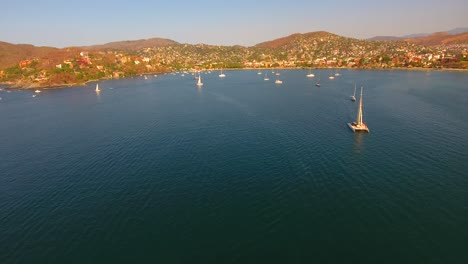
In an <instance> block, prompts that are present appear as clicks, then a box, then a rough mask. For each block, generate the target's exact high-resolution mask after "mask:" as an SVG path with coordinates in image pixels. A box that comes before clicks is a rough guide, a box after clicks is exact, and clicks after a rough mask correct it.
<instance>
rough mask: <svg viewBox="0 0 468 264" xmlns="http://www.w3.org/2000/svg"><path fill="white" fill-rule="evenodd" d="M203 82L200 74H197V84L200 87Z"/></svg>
mask: <svg viewBox="0 0 468 264" xmlns="http://www.w3.org/2000/svg"><path fill="white" fill-rule="evenodd" d="M202 85H203V83H202V80H201V74H200V75H199V76H198V81H197V86H198V87H200V86H202Z"/></svg>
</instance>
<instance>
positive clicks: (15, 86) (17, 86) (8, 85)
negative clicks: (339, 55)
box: [0, 67, 468, 90]
mask: <svg viewBox="0 0 468 264" xmlns="http://www.w3.org/2000/svg"><path fill="white" fill-rule="evenodd" d="M274 69H281V70H307V69H313V70H336V69H341V70H358V71H359V70H377V71H393V70H397V71H444V72H468V69H456V68H419V67H413V68H407V67H394V68H348V67H268V68H252V67H246V68H223V69H222V70H225V71H236V70H248V71H250V70H256V71H262V70H274ZM208 70H210V71H219V70H221V69H204V70H203V71H208ZM178 71H180V70H177V71H171V72H153V73H142V74H136V75H129V76H126V77H123V78H102V79H96V80H89V81H86V82H82V83H70V84H50V85H41V84H39V83H32V82H16V83H13V82H0V87H1V86H3V87H2V88H4V89H7V90H33V89H64V88H71V87H77V86H79V87H82V86H86V85H87V84H88V83H91V82H98V81H105V80H119V79H127V78H132V77H135V76H140V75H153V74H165V73H174V72H178Z"/></svg>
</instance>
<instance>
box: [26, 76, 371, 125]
mask: <svg viewBox="0 0 468 264" xmlns="http://www.w3.org/2000/svg"><path fill="white" fill-rule="evenodd" d="M177 73H178V72H176V73H172V74H173V75H176V74H177ZM188 73H189V72H187V71H184V72H183V73H182V74H181V76H182V77H183V76H185V74H188ZM207 73H211V71H208V72H207ZM271 73H272V74H274V75H275V76H277V78H276V80H275V84H282V83H283V81H282V80H281V79H280V78H279V76H280V75H281V74H280V72H279V71H276V72H275V71H274V70H272V71H271ZM257 74H258V75H262V72H261V71H259V72H258V73H257ZM192 75H193V76H194V78H193V79H194V80H196V85H197V86H198V87H201V86H203V81H202V74H201V71H196V72H192ZM141 76H143V78H144V79H145V80H148V76H147V75H141ZM218 76H219V78H225V77H226V74H224V73H223V70H222V69H221V70H220V74H219V75H218ZM338 76H341V74H340V73H338V72H335V73H334V74H332V75H330V76H329V77H328V78H329V79H330V80H334V79H335V77H338ZM154 77H157V75H154ZM306 77H307V78H314V77H315V75H314V74H313V73H312V71H311V69H309V72H308V73H307V75H306ZM263 80H264V81H269V80H270V78H269V77H268V71H265V75H264V77H263ZM315 86H317V87H320V86H321V84H320V74H319V76H318V80H317V81H316V83H315ZM94 91H95V92H96V93H98V94H99V93H100V92H101V89H100V88H99V83H96V87H95V89H94ZM34 93H35V94H33V95H32V97H36V96H37V94H39V93H41V90H39V89H37V90H35V91H34ZM349 98H350V100H351V101H353V102H354V101H356V83H355V84H354V93H353V95H352V96H350V97H349ZM362 98H363V87H361V93H360V98H359V104H358V108H357V116H356V121H354V122H350V123H347V125H348V127H349V128H350V129H351V130H352V131H353V132H360V131H363V132H369V128H368V127H367V125H366V124H365V123H364V122H363V104H362Z"/></svg>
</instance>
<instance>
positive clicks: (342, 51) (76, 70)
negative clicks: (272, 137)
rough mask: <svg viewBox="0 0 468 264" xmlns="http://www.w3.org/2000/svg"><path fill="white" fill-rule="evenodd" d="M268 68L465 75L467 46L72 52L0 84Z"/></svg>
mask: <svg viewBox="0 0 468 264" xmlns="http://www.w3.org/2000/svg"><path fill="white" fill-rule="evenodd" d="M270 67H282V68H337V67H339V68H358V69H392V68H422V69H446V68H449V69H468V44H463V43H462V44H451V45H436V46H422V45H416V44H414V43H410V42H405V41H368V40H358V39H353V38H346V37H342V36H338V35H334V34H331V33H327V32H313V33H307V34H293V35H291V36H289V37H286V38H282V39H277V40H273V41H269V42H264V43H260V44H258V45H255V46H253V47H243V46H215V45H206V44H196V45H191V44H179V43H177V44H170V45H166V46H164V45H163V46H154V47H145V48H140V49H137V50H128V49H116V48H106V49H103V50H93V49H89V50H85V49H83V50H81V49H78V48H73V49H68V50H65V51H64V52H63V54H62V53H60V54H59V55H55V56H42V57H26V58H23V59H22V60H20V61H18V63H17V64H16V65H11V66H9V67H5V68H3V69H0V82H2V83H6V84H9V85H10V86H11V87H16V88H33V87H46V86H66V85H76V84H82V83H85V82H87V81H90V80H97V79H103V78H124V77H129V76H134V75H141V74H156V73H163V72H171V71H178V70H188V71H200V70H210V69H221V68H270Z"/></svg>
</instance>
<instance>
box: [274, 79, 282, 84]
mask: <svg viewBox="0 0 468 264" xmlns="http://www.w3.org/2000/svg"><path fill="white" fill-rule="evenodd" d="M275 83H276V84H282V83H283V81H281V80H280V79H277V80H276V81H275Z"/></svg>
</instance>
